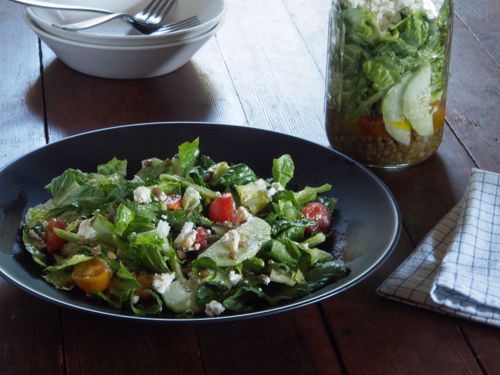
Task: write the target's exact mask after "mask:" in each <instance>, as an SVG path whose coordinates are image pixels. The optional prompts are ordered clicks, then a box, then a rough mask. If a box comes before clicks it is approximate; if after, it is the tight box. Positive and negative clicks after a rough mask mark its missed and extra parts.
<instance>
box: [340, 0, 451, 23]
mask: <svg viewBox="0 0 500 375" xmlns="http://www.w3.org/2000/svg"><path fill="white" fill-rule="evenodd" d="M343 1H344V5H346V6H347V7H350V8H357V7H361V8H363V9H366V10H368V11H370V12H373V13H374V14H375V17H376V19H377V24H378V26H379V27H380V29H381V30H387V29H388V28H389V26H390V25H391V24H394V23H397V22H399V21H400V20H401V14H400V13H401V12H402V11H403V12H415V11H422V12H424V13H425V14H426V16H427V17H428V18H429V19H433V18H436V17H437V16H438V15H439V11H440V9H441V7H442V6H443V2H444V0H343Z"/></svg>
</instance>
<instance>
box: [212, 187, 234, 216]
mask: <svg viewBox="0 0 500 375" xmlns="http://www.w3.org/2000/svg"><path fill="white" fill-rule="evenodd" d="M208 218H209V219H210V220H212V221H214V222H216V223H223V222H225V221H229V222H230V223H234V200H233V196H232V195H231V193H226V194H223V195H221V196H220V197H217V198H215V199H214V200H213V201H212V203H210V207H209V209H208Z"/></svg>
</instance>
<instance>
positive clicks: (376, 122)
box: [359, 116, 388, 138]
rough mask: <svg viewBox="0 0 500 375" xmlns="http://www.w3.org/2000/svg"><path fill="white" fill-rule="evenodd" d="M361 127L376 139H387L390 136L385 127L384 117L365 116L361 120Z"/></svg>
mask: <svg viewBox="0 0 500 375" xmlns="http://www.w3.org/2000/svg"><path fill="white" fill-rule="evenodd" d="M359 123H360V124H361V127H362V128H363V130H364V131H365V133H366V134H368V135H370V136H372V137H374V138H378V137H381V138H386V137H387V136H388V134H387V131H386V130H385V126H384V119H383V118H382V116H365V117H361V118H360V119H359Z"/></svg>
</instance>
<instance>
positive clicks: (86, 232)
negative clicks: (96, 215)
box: [78, 219, 97, 240]
mask: <svg viewBox="0 0 500 375" xmlns="http://www.w3.org/2000/svg"><path fill="white" fill-rule="evenodd" d="M78 235H79V236H80V237H82V238H83V239H85V240H93V239H95V238H96V237H97V232H96V230H95V229H94V228H92V220H91V219H86V220H83V221H82V222H81V223H80V225H79V226H78Z"/></svg>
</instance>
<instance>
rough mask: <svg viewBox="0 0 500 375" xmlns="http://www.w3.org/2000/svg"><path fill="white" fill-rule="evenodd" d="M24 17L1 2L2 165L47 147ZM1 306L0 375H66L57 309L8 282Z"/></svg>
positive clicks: (0, 283) (1, 287) (0, 287)
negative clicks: (38, 148) (41, 147)
mask: <svg viewBox="0 0 500 375" xmlns="http://www.w3.org/2000/svg"><path fill="white" fill-rule="evenodd" d="M21 14H22V8H21V7H19V6H17V5H14V4H12V3H9V2H2V3H0V45H1V47H2V51H4V52H2V57H1V58H0V59H1V62H2V63H1V67H2V69H1V73H0V77H1V79H0V81H1V83H0V98H1V99H0V113H1V115H0V134H1V136H0V166H2V165H4V164H6V163H8V162H10V161H12V160H13V159H14V158H16V157H18V156H21V155H23V154H25V153H27V152H29V151H31V150H33V149H35V148H37V147H40V146H42V145H44V144H45V136H44V119H43V100H42V90H41V85H40V81H39V79H38V78H39V74H40V61H39V58H38V40H37V38H36V36H35V35H34V34H33V33H31V31H29V29H28V28H27V27H26V26H25V25H23V23H22V22H20V19H21ZM5 51H7V53H6V52H5ZM7 57H8V58H7ZM0 306H2V308H1V309H0V332H1V335H0V373H1V374H5V375H10V374H28V373H29V374H50V375H52V374H63V373H64V358H63V353H62V340H61V337H62V335H61V330H60V320H59V315H58V309H57V308H56V307H55V306H53V305H49V304H47V303H45V302H42V301H40V300H39V299H36V298H35V297H32V296H30V295H28V294H26V293H25V292H22V291H21V290H19V289H17V288H15V287H13V286H12V285H10V284H8V283H7V282H6V281H4V280H0ZM27 359H29V360H27Z"/></svg>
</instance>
